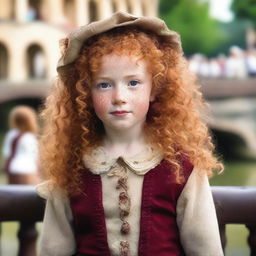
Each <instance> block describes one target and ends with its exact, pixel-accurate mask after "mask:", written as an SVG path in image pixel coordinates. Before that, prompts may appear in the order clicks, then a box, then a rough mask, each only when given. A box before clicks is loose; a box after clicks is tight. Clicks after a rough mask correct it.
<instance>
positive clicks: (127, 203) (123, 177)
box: [108, 158, 131, 256]
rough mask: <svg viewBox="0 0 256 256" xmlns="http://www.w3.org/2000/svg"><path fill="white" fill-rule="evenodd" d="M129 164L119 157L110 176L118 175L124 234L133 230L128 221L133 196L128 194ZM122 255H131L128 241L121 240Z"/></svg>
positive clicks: (122, 230)
mask: <svg viewBox="0 0 256 256" xmlns="http://www.w3.org/2000/svg"><path fill="white" fill-rule="evenodd" d="M128 168H129V167H128V166H127V165H126V163H125V162H124V161H123V159H122V158H119V159H118V160H117V162H116V164H115V165H113V166H112V168H111V172H110V173H109V174H108V176H110V177H111V176H115V177H118V181H117V185H116V189H117V190H119V191H120V193H119V202H118V205H119V211H120V212H119V216H120V219H121V221H122V224H121V228H120V232H121V234H122V235H128V234H130V231H131V226H130V224H129V223H128V221H127V216H129V214H130V210H131V198H130V196H129V194H128V182H127V180H128ZM119 250H120V256H129V255H130V246H129V243H128V242H127V241H121V242H120V249H119Z"/></svg>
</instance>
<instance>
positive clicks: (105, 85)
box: [98, 82, 111, 89]
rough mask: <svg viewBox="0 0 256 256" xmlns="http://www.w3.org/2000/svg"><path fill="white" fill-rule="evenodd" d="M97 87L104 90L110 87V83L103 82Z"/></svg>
mask: <svg viewBox="0 0 256 256" xmlns="http://www.w3.org/2000/svg"><path fill="white" fill-rule="evenodd" d="M98 87H99V88H102V89H106V88H109V87H111V84H110V83H105V82H103V83H99V84H98Z"/></svg>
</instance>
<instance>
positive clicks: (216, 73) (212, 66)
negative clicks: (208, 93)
mask: <svg viewBox="0 0 256 256" xmlns="http://www.w3.org/2000/svg"><path fill="white" fill-rule="evenodd" d="M209 70H210V72H209V76H210V77H212V78H217V77H221V75H222V70H221V66H220V64H219V62H218V60H217V59H215V58H212V59H210V60H209Z"/></svg>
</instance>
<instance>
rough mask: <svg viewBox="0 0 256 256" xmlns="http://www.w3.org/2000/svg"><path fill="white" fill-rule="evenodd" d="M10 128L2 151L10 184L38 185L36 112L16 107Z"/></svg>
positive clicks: (25, 107)
mask: <svg viewBox="0 0 256 256" xmlns="http://www.w3.org/2000/svg"><path fill="white" fill-rule="evenodd" d="M9 127H10V130H9V131H8V132H7V134H6V136H5V139H4V143H3V149H2V151H3V157H4V159H5V166H4V169H5V172H6V174H7V176H8V183H9V184H36V183H38V181H39V179H38V178H39V177H38V141H37V132H38V124H37V117H36V112H35V110H34V109H32V108H31V107H28V106H23V105H19V106H16V107H14V108H13V109H12V110H11V112H10V115H9Z"/></svg>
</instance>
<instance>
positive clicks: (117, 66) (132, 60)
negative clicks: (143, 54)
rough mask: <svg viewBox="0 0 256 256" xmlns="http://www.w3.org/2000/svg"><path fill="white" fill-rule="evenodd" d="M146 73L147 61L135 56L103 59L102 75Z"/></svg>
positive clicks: (106, 56)
mask: <svg viewBox="0 0 256 256" xmlns="http://www.w3.org/2000/svg"><path fill="white" fill-rule="evenodd" d="M121 70H122V71H123V70H125V71H126V72H145V71H147V67H146V61H145V60H143V59H141V58H139V57H138V56H133V55H117V54H114V53H113V54H108V55H104V56H103V57H102V59H101V65H100V70H99V71H100V73H102V72H109V71H111V72H113V73H114V72H120V71H121Z"/></svg>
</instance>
